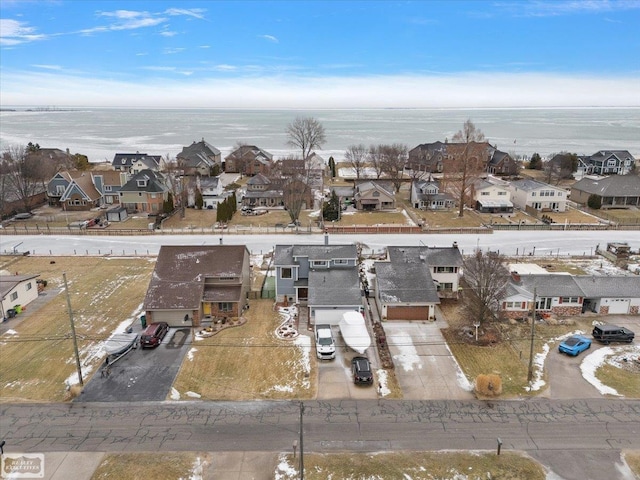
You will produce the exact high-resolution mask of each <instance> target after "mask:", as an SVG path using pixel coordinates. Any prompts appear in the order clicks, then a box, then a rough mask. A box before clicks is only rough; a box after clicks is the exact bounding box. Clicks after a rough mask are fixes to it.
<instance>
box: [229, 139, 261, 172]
mask: <svg viewBox="0 0 640 480" xmlns="http://www.w3.org/2000/svg"><path fill="white" fill-rule="evenodd" d="M272 160H273V155H272V154H271V153H269V152H267V151H266V150H263V149H262V148H260V147H256V146H255V145H240V146H239V147H238V148H236V149H235V150H234V151H233V152H231V153H230V154H229V155H227V156H226V157H225V158H224V171H225V172H230V173H240V174H243V175H249V176H251V175H256V174H258V173H262V174H263V175H267V174H268V173H269V172H270V171H271V168H272V166H273V162H272Z"/></svg>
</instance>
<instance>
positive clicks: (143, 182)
mask: <svg viewBox="0 0 640 480" xmlns="http://www.w3.org/2000/svg"><path fill="white" fill-rule="evenodd" d="M136 183H137V185H138V187H146V186H147V180H146V179H140V180H137V181H136Z"/></svg>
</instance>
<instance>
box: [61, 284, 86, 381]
mask: <svg viewBox="0 0 640 480" xmlns="http://www.w3.org/2000/svg"><path fill="white" fill-rule="evenodd" d="M62 278H63V279H64V289H65V291H66V292H67V309H68V310H69V322H70V323H71V337H72V338H73V351H74V352H75V354H76V369H77V370H78V378H79V379H80V385H82V386H84V382H83V381H82V368H81V367H80V354H79V353H78V339H77V338H76V326H75V324H74V323H73V310H71V297H70V296H69V285H67V272H62Z"/></svg>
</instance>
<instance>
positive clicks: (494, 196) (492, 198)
mask: <svg viewBox="0 0 640 480" xmlns="http://www.w3.org/2000/svg"><path fill="white" fill-rule="evenodd" d="M506 185H507V184H503V182H501V183H496V182H493V181H491V180H489V179H487V180H478V181H477V182H475V183H474V184H473V186H472V193H473V200H474V202H475V208H476V210H478V211H479V212H481V213H511V212H513V202H511V192H510V191H509V189H508V188H507V186H506Z"/></svg>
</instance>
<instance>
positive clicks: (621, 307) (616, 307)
mask: <svg viewBox="0 0 640 480" xmlns="http://www.w3.org/2000/svg"><path fill="white" fill-rule="evenodd" d="M603 305H604V306H607V305H608V306H609V315H612V314H618V315H626V314H628V313H629V306H630V305H631V300H630V299H629V298H607V299H605V300H604V302H603Z"/></svg>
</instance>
